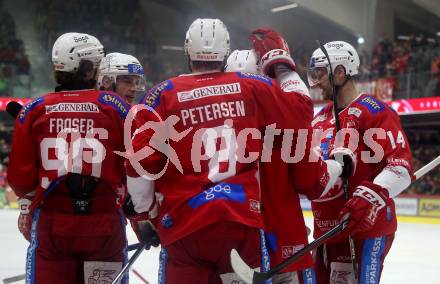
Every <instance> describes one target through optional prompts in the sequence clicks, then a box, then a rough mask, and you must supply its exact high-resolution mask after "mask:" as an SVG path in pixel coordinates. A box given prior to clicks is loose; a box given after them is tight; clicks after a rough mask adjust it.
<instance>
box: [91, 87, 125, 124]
mask: <svg viewBox="0 0 440 284" xmlns="http://www.w3.org/2000/svg"><path fill="white" fill-rule="evenodd" d="M98 101H99V102H100V103H103V104H105V105H109V106H111V107H113V108H114V109H116V110H117V111H118V113H119V115H120V116H121V117H122V118H124V119H125V118H126V117H127V114H128V111H129V110H130V105H129V104H128V103H127V102H126V101H124V99H122V98H121V97H120V96H118V95H116V94H112V93H105V92H100V93H99V98H98Z"/></svg>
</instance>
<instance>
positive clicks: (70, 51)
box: [52, 33, 104, 72]
mask: <svg viewBox="0 0 440 284" xmlns="http://www.w3.org/2000/svg"><path fill="white" fill-rule="evenodd" d="M103 57H104V47H103V46H102V44H101V43H100V42H99V40H98V39H97V38H96V37H94V36H92V35H88V34H83V33H65V34H63V35H61V36H60V37H59V38H58V39H57V40H56V41H55V43H54V45H53V48H52V62H53V65H54V69H55V71H64V72H72V71H76V70H77V69H78V67H79V62H80V61H81V60H83V59H85V60H90V61H91V62H92V63H93V64H94V67H95V68H97V67H98V65H99V62H100V61H101V59H102V58H103Z"/></svg>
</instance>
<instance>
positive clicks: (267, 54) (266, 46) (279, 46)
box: [250, 28, 295, 78]
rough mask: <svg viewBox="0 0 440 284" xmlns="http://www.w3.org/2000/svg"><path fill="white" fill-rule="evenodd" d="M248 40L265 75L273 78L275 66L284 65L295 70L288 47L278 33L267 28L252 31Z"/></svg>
mask: <svg viewBox="0 0 440 284" xmlns="http://www.w3.org/2000/svg"><path fill="white" fill-rule="evenodd" d="M250 40H251V41H252V48H253V49H254V50H255V53H256V54H257V57H258V60H259V62H258V63H259V65H260V66H261V70H262V72H263V73H264V74H265V75H268V76H269V77H272V78H273V77H274V76H275V74H274V67H275V65H277V64H284V65H286V66H288V67H290V68H291V69H292V70H295V62H294V61H293V59H292V57H291V56H290V51H289V46H288V45H287V42H286V41H285V40H284V38H283V37H282V36H281V35H280V34H279V33H278V32H276V31H275V30H272V29H267V28H262V29H257V30H254V31H252V33H251V35H250Z"/></svg>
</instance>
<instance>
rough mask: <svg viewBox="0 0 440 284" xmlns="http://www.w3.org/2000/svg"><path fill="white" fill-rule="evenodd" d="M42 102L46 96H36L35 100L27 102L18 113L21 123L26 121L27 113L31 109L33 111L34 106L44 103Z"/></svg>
mask: <svg viewBox="0 0 440 284" xmlns="http://www.w3.org/2000/svg"><path fill="white" fill-rule="evenodd" d="M42 103H44V96H43V97H39V98H36V99H35V100H32V101H31V102H29V103H28V104H26V105H25V106H24V107H23V108H22V109H21V110H20V113H19V114H18V119H19V121H20V123H23V122H24V120H25V119H26V115H27V114H28V113H29V111H31V110H32V109H33V108H34V107H36V106H37V105H39V104H42Z"/></svg>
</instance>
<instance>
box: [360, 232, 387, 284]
mask: <svg viewBox="0 0 440 284" xmlns="http://www.w3.org/2000/svg"><path fill="white" fill-rule="evenodd" d="M385 243H386V237H385V236H382V237H377V238H370V239H366V240H365V241H364V247H363V250H362V262H361V274H360V284H379V278H380V270H381V258H382V255H383V253H384V250H385Z"/></svg>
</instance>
